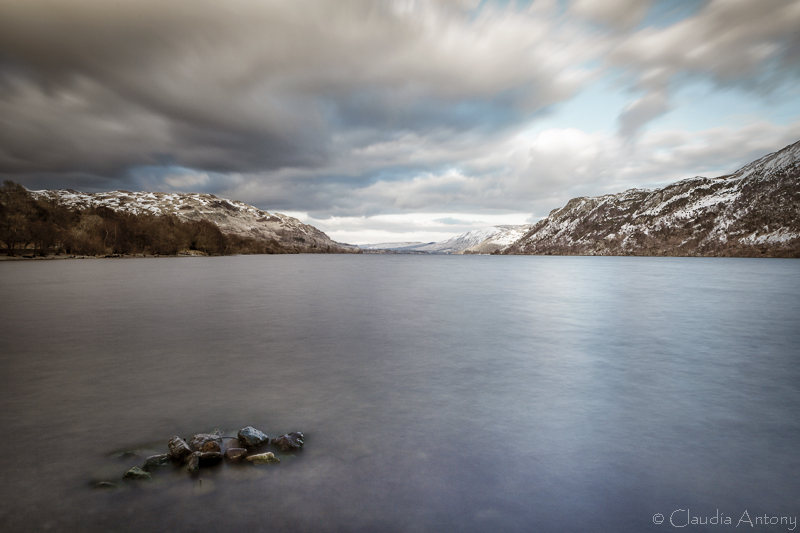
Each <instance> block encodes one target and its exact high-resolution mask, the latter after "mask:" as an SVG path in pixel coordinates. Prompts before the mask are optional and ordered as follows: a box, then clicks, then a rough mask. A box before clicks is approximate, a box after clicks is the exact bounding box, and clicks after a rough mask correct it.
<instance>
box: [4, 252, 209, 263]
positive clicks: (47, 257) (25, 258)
mask: <svg viewBox="0 0 800 533" xmlns="http://www.w3.org/2000/svg"><path fill="white" fill-rule="evenodd" d="M164 257H173V258H175V257H212V256H209V255H207V254H204V253H197V254H187V253H180V254H177V255H152V254H148V255H145V254H111V255H68V254H48V255H37V256H33V255H30V254H26V255H7V254H3V255H0V261H12V262H13V261H62V260H66V259H159V258H164Z"/></svg>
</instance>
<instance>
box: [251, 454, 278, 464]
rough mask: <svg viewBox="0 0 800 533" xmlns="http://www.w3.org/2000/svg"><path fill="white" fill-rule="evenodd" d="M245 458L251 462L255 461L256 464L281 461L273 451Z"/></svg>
mask: <svg viewBox="0 0 800 533" xmlns="http://www.w3.org/2000/svg"><path fill="white" fill-rule="evenodd" d="M245 460H246V461H248V462H250V463H253V464H254V465H270V464H273V463H280V462H281V460H280V459H278V458H277V457H275V454H273V453H272V452H267V453H259V454H256V455H251V456H250V457H247V458H246V459H245Z"/></svg>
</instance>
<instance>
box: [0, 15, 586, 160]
mask: <svg viewBox="0 0 800 533" xmlns="http://www.w3.org/2000/svg"><path fill="white" fill-rule="evenodd" d="M475 7H476V6H475V4H474V2H473V3H470V2H444V1H442V2H433V1H427V2H425V1H418V2H372V1H366V0H336V1H333V0H327V1H314V2H311V1H305V0H296V1H292V2H277V1H264V2H261V1H259V2H256V1H254V0H232V1H231V2H226V3H225V5H221V4H219V3H217V2H210V1H199V2H194V1H192V2H189V1H184V0H177V1H174V2H168V3H164V2H156V1H154V0H142V1H137V2H115V3H108V2H105V1H100V0H76V1H74V2H70V3H68V4H64V3H63V2H60V1H56V0H42V1H40V2H23V1H15V0H11V1H9V2H5V3H4V4H3V6H2V7H0V98H1V99H2V102H3V109H2V110H3V115H4V117H5V122H4V128H3V133H4V134H3V138H2V141H4V142H3V146H8V147H9V148H7V149H5V150H4V153H3V154H2V157H0V171H5V172H32V171H39V172H47V171H67V170H73V171H75V170H79V171H89V172H96V173H107V174H110V173H114V172H118V171H119V169H123V168H125V167H129V166H133V165H141V164H152V163H153V162H155V161H157V160H158V158H159V157H164V156H168V157H170V158H172V160H173V161H174V162H175V163H176V164H179V165H182V166H184V167H194V168H200V169H205V170H212V171H218V172H246V171H260V170H272V169H279V168H284V167H319V166H322V165H325V164H327V163H329V161H330V160H331V158H333V157H335V152H334V146H333V145H334V144H335V138H336V137H337V135H340V134H342V133H343V132H351V131H357V130H360V129H366V130H371V133H372V134H373V135H374V136H386V135H388V136H390V137H391V136H393V135H394V134H395V133H397V132H415V133H425V132H427V131H429V130H431V129H435V128H446V129H449V130H451V131H452V132H454V134H458V133H459V132H464V131H469V130H474V129H482V130H488V131H493V132H497V131H502V130H503V129H504V128H508V127H509V126H510V125H514V124H519V123H520V122H521V121H524V120H525V119H526V117H528V116H529V115H530V114H531V113H535V112H537V111H540V110H542V109H544V108H546V107H547V106H550V105H552V104H554V103H557V102H560V101H563V100H565V99H566V98H569V97H570V96H571V95H572V94H573V93H574V92H575V91H576V90H577V89H578V88H579V87H580V85H581V83H582V82H583V81H584V80H585V79H586V76H587V75H588V74H587V72H588V69H586V68H584V67H581V66H579V65H580V63H581V58H588V57H589V56H590V55H591V53H590V52H591V43H590V42H579V41H576V40H574V39H571V38H570V36H569V35H566V34H562V33H561V32H560V31H559V30H558V28H556V27H555V26H552V25H551V24H550V20H551V19H549V18H546V17H541V16H526V15H524V14H521V13H519V12H517V11H506V10H502V9H493V8H485V9H482V10H480V12H478V13H477V15H475V14H474V12H473V11H470V9H474V8H475ZM45 147H53V148H54V150H53V151H52V153H50V154H47V155H45V156H44V157H42V151H43V148H45ZM92 147H96V149H94V150H93V149H92Z"/></svg>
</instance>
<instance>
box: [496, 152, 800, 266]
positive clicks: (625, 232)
mask: <svg viewBox="0 0 800 533" xmlns="http://www.w3.org/2000/svg"><path fill="white" fill-rule="evenodd" d="M500 253H504V254H548V255H549V254H554V255H669V256H746V257H764V256H767V257H800V142H797V143H795V144H792V145H790V146H787V147H786V148H784V149H783V150H780V151H778V152H775V153H772V154H769V155H766V156H764V157H762V158H761V159H758V160H756V161H754V162H752V163H750V164H748V165H746V166H744V167H743V168H741V169H740V170H738V171H736V172H735V173H733V174H731V175H728V176H722V177H719V178H704V177H700V176H698V177H694V178H689V179H685V180H682V181H679V182H677V183H674V184H672V185H669V186H667V187H664V188H663V189H655V190H643V189H631V190H628V191H625V192H623V193H619V194H609V195H605V196H598V197H594V198H573V199H572V200H570V201H569V202H568V203H567V205H565V206H564V207H562V208H560V209H555V210H553V211H552V212H551V213H550V215H549V216H548V217H547V218H545V219H543V220H541V221H539V222H537V223H536V224H534V225H533V227H531V229H530V231H528V232H527V233H526V234H525V235H524V236H523V237H522V238H521V239H519V240H518V241H517V242H515V243H514V244H512V245H510V246H508V247H506V248H504V249H502V250H501V251H500Z"/></svg>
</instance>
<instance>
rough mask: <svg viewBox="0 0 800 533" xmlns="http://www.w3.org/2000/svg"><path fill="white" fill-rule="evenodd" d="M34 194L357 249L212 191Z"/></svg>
mask: <svg viewBox="0 0 800 533" xmlns="http://www.w3.org/2000/svg"><path fill="white" fill-rule="evenodd" d="M31 194H32V195H34V197H40V198H42V197H45V198H51V199H54V200H57V201H59V202H61V203H62V204H63V205H66V206H68V207H70V208H74V209H81V208H88V207H101V206H102V207H107V208H109V209H113V210H115V211H125V212H129V213H133V214H137V215H139V214H145V213H150V214H153V215H167V214H169V215H175V216H176V217H178V218H179V219H181V220H202V219H206V220H210V221H212V222H214V223H215V224H216V225H217V226H218V227H219V228H220V230H222V232H223V233H228V234H233V235H239V236H242V237H253V238H256V239H265V240H270V239H274V240H276V241H278V242H280V243H282V244H287V245H292V246H294V247H295V248H298V249H301V250H304V249H305V250H308V251H330V252H343V251H357V250H358V249H357V248H356V247H355V246H350V245H346V244H341V243H337V242H335V241H333V240H331V239H330V237H328V236H327V235H326V234H325V233H323V232H322V231H320V230H318V229H317V228H315V227H314V226H309V225H308V224H303V223H302V222H300V221H299V220H297V219H296V218H293V217H289V216H286V215H281V214H279V213H268V212H266V211H262V210H260V209H257V208H255V207H253V206H252V205H248V204H246V203H244V202H239V201H237V200H225V199H223V198H217V197H216V196H214V195H212V194H199V193H190V194H178V193H161V192H128V191H112V192H102V193H83V192H77V191H73V190H71V189H66V190H65V189H59V190H43V191H31Z"/></svg>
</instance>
